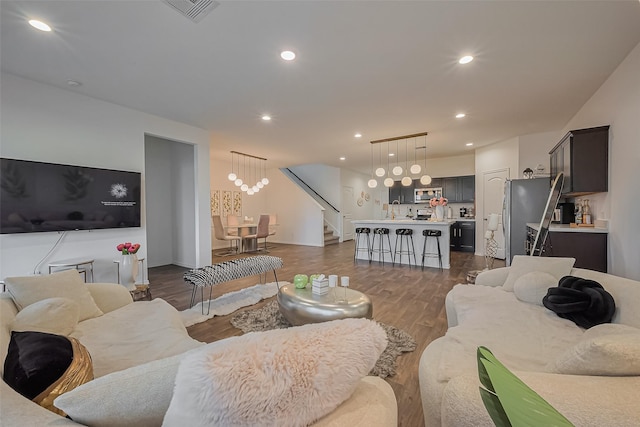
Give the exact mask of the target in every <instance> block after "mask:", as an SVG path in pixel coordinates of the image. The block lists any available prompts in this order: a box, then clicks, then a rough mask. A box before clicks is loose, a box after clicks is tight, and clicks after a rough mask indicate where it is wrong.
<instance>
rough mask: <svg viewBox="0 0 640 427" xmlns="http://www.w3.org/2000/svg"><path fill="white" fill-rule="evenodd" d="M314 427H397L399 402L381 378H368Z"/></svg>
mask: <svg viewBox="0 0 640 427" xmlns="http://www.w3.org/2000/svg"><path fill="white" fill-rule="evenodd" d="M312 425H313V427H338V426H350V427H387V426H388V427H397V425H398V403H397V401H396V396H395V394H394V393H393V389H392V388H391V386H390V385H389V384H388V383H387V382H386V381H385V380H383V379H382V378H379V377H364V378H363V379H362V380H360V382H359V383H358V386H357V388H356V390H355V391H354V392H353V394H352V395H351V397H349V399H347V400H345V401H344V402H343V403H342V404H341V405H340V406H338V407H337V408H336V410H335V411H333V412H331V413H330V414H328V415H326V416H324V417H322V418H321V419H320V420H318V422H316V423H314V424H312Z"/></svg>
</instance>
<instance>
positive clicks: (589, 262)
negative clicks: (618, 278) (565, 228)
mask: <svg viewBox="0 0 640 427" xmlns="http://www.w3.org/2000/svg"><path fill="white" fill-rule="evenodd" d="M536 235H537V231H536V230H534V229H533V228H531V227H527V239H528V242H527V245H526V247H527V248H530V247H533V240H534V239H535V237H536ZM527 255H529V252H527ZM542 256H553V257H571V258H575V259H576V263H575V264H574V265H573V266H574V267H576V268H586V269H589V270H595V271H602V272H603V273H606V272H607V233H593V232H561V231H549V234H548V236H547V240H546V241H545V242H544V246H543V247H542Z"/></svg>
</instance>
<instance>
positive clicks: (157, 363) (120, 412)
mask: <svg viewBox="0 0 640 427" xmlns="http://www.w3.org/2000/svg"><path fill="white" fill-rule="evenodd" d="M187 354H188V353H183V354H178V355H176V356H172V357H167V358H165V359H160V360H154V361H153V362H149V363H145V364H143V365H139V366H134V367H133V368H129V369H125V370H123V371H117V372H113V373H111V374H109V375H105V376H103V377H100V378H96V379H94V380H93V381H89V382H88V383H85V384H83V385H81V386H79V387H76V388H75V389H73V390H71V391H70V392H67V393H65V394H63V395H61V396H60V397H58V398H57V399H56V400H55V401H54V402H53V404H54V406H55V407H56V408H59V409H61V410H63V411H64V412H65V413H66V414H67V415H69V417H71V419H72V420H74V421H75V422H78V423H81V424H84V425H87V426H91V427H145V426H149V427H152V426H159V425H160V424H162V418H163V417H164V414H165V412H167V409H168V408H169V403H170V402H171V395H172V394H173V384H174V381H175V378H176V372H177V371H178V366H179V364H180V360H182V358H184V357H185V356H186V355H187ZM183 427H186V425H185V426H183Z"/></svg>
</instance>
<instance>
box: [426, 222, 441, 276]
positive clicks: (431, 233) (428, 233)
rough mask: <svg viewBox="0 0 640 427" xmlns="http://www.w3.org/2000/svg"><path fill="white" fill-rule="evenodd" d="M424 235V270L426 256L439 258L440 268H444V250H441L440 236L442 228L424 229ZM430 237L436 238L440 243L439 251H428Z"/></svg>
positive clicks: (437, 242)
mask: <svg viewBox="0 0 640 427" xmlns="http://www.w3.org/2000/svg"><path fill="white" fill-rule="evenodd" d="M422 235H423V236H424V244H423V245H422V270H424V259H425V258H436V257H437V258H438V263H439V265H440V270H442V252H440V236H442V231H440V230H423V231H422ZM429 237H435V238H436V244H437V245H438V252H437V253H436V252H427V240H428V239H429Z"/></svg>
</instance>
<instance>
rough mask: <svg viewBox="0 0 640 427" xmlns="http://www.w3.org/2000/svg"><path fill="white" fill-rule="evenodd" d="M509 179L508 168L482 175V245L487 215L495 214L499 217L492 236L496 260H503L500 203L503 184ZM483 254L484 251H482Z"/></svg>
mask: <svg viewBox="0 0 640 427" xmlns="http://www.w3.org/2000/svg"><path fill="white" fill-rule="evenodd" d="M507 179H509V168H506V169H499V170H495V171H491V172H485V173H484V174H483V186H482V195H483V197H482V200H483V204H482V213H483V218H482V220H483V221H482V243H481V244H482V245H483V246H484V245H485V238H484V236H485V235H486V233H487V225H488V223H489V214H492V213H495V214H498V215H500V221H499V224H498V230H496V231H495V232H494V234H493V238H494V239H495V241H496V243H497V244H498V251H497V254H496V258H499V259H504V258H505V247H504V245H505V243H504V241H505V240H504V231H503V227H502V203H503V198H504V183H505V182H506V181H507ZM483 252H484V251H483Z"/></svg>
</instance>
